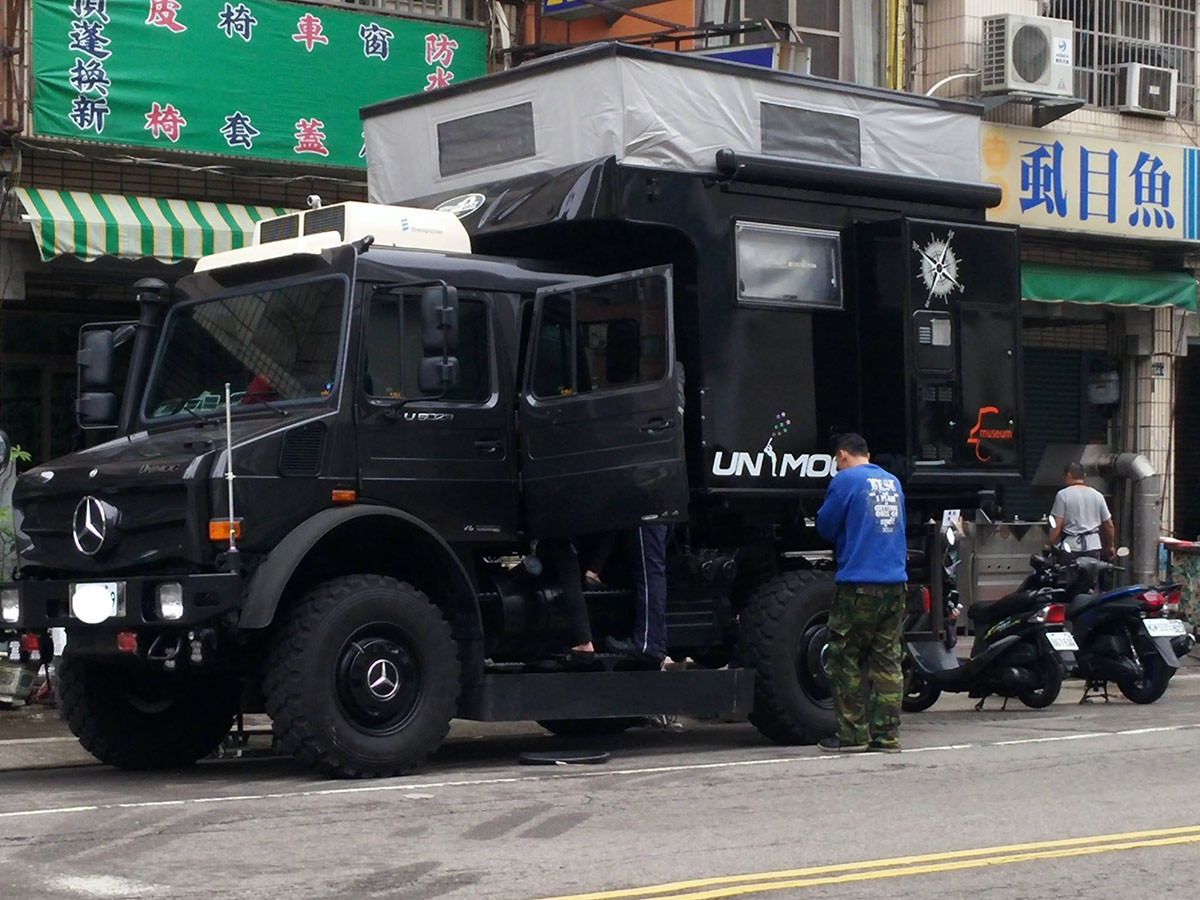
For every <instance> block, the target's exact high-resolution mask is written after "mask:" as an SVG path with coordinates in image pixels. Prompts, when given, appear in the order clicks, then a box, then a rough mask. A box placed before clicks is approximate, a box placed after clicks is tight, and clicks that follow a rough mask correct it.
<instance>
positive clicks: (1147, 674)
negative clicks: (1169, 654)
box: [1117, 650, 1175, 703]
mask: <svg viewBox="0 0 1200 900" xmlns="http://www.w3.org/2000/svg"><path fill="white" fill-rule="evenodd" d="M1138 658H1139V661H1140V662H1141V664H1142V673H1143V676H1142V678H1140V679H1132V678H1123V679H1121V680H1120V681H1118V682H1117V688H1118V689H1119V690H1120V691H1121V693H1122V694H1124V695H1125V696H1126V697H1127V698H1129V699H1130V700H1132V701H1133V702H1134V703H1153V702H1154V701H1155V700H1157V699H1159V698H1160V697H1161V696H1162V695H1163V694H1165V693H1166V692H1167V685H1169V684H1170V683H1171V676H1172V675H1174V674H1175V670H1174V669H1172V668H1171V667H1170V666H1168V665H1167V664H1166V663H1165V662H1163V660H1162V657H1161V656H1159V655H1158V654H1157V653H1156V652H1154V651H1153V650H1152V651H1150V652H1149V653H1147V654H1146V655H1145V656H1143V655H1142V654H1140V653H1139V654H1138Z"/></svg>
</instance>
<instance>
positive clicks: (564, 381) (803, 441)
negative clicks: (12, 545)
mask: <svg viewBox="0 0 1200 900" xmlns="http://www.w3.org/2000/svg"><path fill="white" fill-rule="evenodd" d="M635 75H636V78H634V77H633V76H635ZM583 82H586V83H587V85H588V86H589V90H590V91H591V93H590V94H587V99H586V102H585V101H584V100H581V99H579V95H580V91H579V90H572V89H571V88H572V85H574V86H575V87H576V88H578V87H579V85H580V84H582V83H583ZM558 91H561V92H562V93H561V94H558V93H556V92H558ZM606 92H607V93H606ZM583 93H585V94H586V93H587V92H583ZM716 97H720V98H722V102H720V103H717V102H715V101H714V99H713V98H716ZM514 105H515V106H516V107H517V108H515V109H514V108H513V107H514ZM839 110H840V111H839ZM363 115H364V120H365V125H366V135H367V142H368V157H369V160H370V179H371V195H372V199H373V200H375V201H383V202H384V203H400V202H402V201H403V203H404V205H397V206H388V205H381V204H380V203H378V202H376V203H371V204H366V203H362V204H356V203H347V204H339V205H336V206H329V207H322V208H315V209H311V210H308V211H303V212H297V213H293V214H290V215H287V216H284V217H281V218H278V219H274V220H269V221H265V222H262V223H260V224H259V227H258V230H257V235H256V241H255V244H254V245H253V246H251V247H247V248H243V249H241V250H234V251H230V252H228V253H222V254H216V255H214V256H211V257H207V258H204V259H202V260H201V261H200V262H199V263H198V265H197V269H196V272H195V273H194V274H192V275H190V276H187V277H185V278H182V279H180V280H179V282H178V283H177V284H175V285H172V286H168V285H165V284H162V283H161V282H153V281H148V282H142V283H140V285H139V287H140V301H141V317H140V320H139V321H138V322H137V323H136V324H134V325H128V326H124V327H121V326H116V325H109V326H104V327H89V328H87V329H85V331H84V333H83V334H82V336H81V348H82V349H81V353H80V380H81V396H80V399H79V401H78V412H79V416H80V419H81V422H82V424H84V425H85V426H89V427H98V426H106V427H113V428H115V429H116V431H115V437H113V439H111V440H109V441H108V442H107V443H103V444H100V445H99V446H96V447H93V448H91V449H89V450H85V451H83V452H79V453H75V454H72V455H70V456H66V457H63V458H61V459H56V460H52V461H50V462H48V463H46V464H44V465H41V466H39V467H37V468H35V469H33V470H31V471H29V472H26V473H25V474H23V475H22V477H21V479H20V482H19V484H18V486H17V489H16V493H15V498H14V501H15V509H16V520H17V524H18V539H19V542H20V565H19V572H18V578H17V580H15V581H14V582H13V583H11V584H4V585H0V600H2V601H3V602H2V604H0V611H2V612H3V617H2V621H0V627H2V628H7V629H11V630H19V631H41V630H44V629H47V628H49V627H54V626H61V627H64V628H66V630H67V633H68V644H67V648H68V649H67V653H66V657H65V659H64V660H63V661H62V663H61V689H60V700H61V704H62V708H63V711H64V713H65V715H66V718H67V720H68V722H69V723H70V726H71V728H72V729H73V731H74V732H75V734H76V735H77V736H78V737H79V739H80V741H81V742H82V743H83V745H84V746H85V747H86V748H87V749H88V750H90V751H91V752H92V753H93V754H94V755H95V756H97V757H98V758H99V759H101V760H103V761H105V762H108V763H112V764H115V765H118V766H123V767H127V768H152V767H165V766H174V765H181V764H187V763H190V762H192V761H194V760H196V759H198V758H200V757H202V756H204V755H205V754H207V753H209V752H210V751H212V750H213V749H214V748H215V747H216V746H217V745H218V744H219V742H220V741H221V740H222V738H223V736H224V735H225V733H226V732H227V731H228V729H229V727H230V723H231V719H232V718H233V716H234V714H235V713H236V712H237V711H238V710H239V709H243V710H247V711H250V710H255V709H258V710H262V709H265V710H266V712H268V713H269V714H270V715H271V717H272V719H273V721H274V727H275V731H276V734H277V736H278V738H279V745H280V747H281V748H282V749H283V750H284V751H286V752H290V753H292V754H294V755H295V756H296V758H297V759H299V760H300V761H301V762H302V763H304V764H306V765H310V766H314V767H317V768H319V769H322V770H324V771H326V772H330V773H334V774H338V775H346V776H377V775H387V774H393V773H398V772H403V771H407V770H410V769H412V768H413V767H415V766H417V765H419V764H420V763H421V762H422V760H424V758H425V757H426V756H427V755H428V754H429V753H430V752H431V751H432V750H434V749H435V748H436V747H437V746H438V744H439V742H440V741H441V740H442V738H443V737H444V736H445V734H446V731H447V728H448V727H449V723H450V720H451V719H452V718H453V717H456V716H457V717H464V718H472V719H481V720H523V719H537V720H539V721H542V722H543V723H544V724H546V726H547V727H548V728H550V729H551V730H552V731H558V732H562V733H591V734H601V733H605V732H617V731H619V730H622V729H623V728H626V727H628V726H629V724H630V722H631V717H636V716H642V715H647V714H653V713H667V714H689V715H697V716H712V715H716V714H721V713H731V712H739V711H741V712H748V713H749V715H750V719H751V721H752V722H753V723H754V724H755V725H756V726H757V727H758V728H759V729H760V730H761V731H762V733H763V734H764V735H766V736H767V737H769V738H770V739H772V740H775V741H781V742H809V741H813V740H815V739H816V738H818V737H820V736H821V735H822V734H824V733H827V732H829V731H830V730H831V728H832V722H833V714H832V709H831V704H830V701H829V692H828V685H827V681H826V676H825V672H824V668H823V663H822V660H823V655H824V649H825V620H826V616H827V611H828V609H829V606H830V602H831V599H832V595H833V586H832V580H831V579H832V568H831V564H830V560H829V553H828V548H827V547H823V546H822V544H821V542H820V541H819V539H818V538H817V537H816V535H815V531H814V528H813V526H812V517H813V515H814V514H815V511H816V509H817V506H818V505H819V503H820V501H821V498H822V496H823V493H824V489H825V485H826V484H827V483H828V480H829V478H830V477H831V476H832V475H833V460H832V458H831V457H830V455H829V453H828V447H827V444H828V438H829V436H830V434H831V433H833V432H836V431H841V430H849V429H854V430H860V431H862V432H863V433H864V434H866V436H867V437H868V439H869V441H870V442H871V444H872V447H873V450H874V452H875V458H876V460H877V461H879V462H881V463H882V464H883V465H884V466H887V467H889V468H891V469H893V470H894V471H896V472H897V473H898V474H900V475H901V476H902V478H903V479H904V482H905V490H906V493H907V497H908V504H909V505H908V509H907V521H908V524H909V531H910V536H911V546H912V547H913V551H914V552H913V557H912V566H911V572H912V580H913V584H914V586H916V585H919V584H920V583H922V581H927V580H928V579H926V577H925V570H926V569H927V568H929V567H928V566H927V565H926V562H925V561H926V560H927V559H929V558H930V557H929V555H928V554H926V553H924V551H925V550H926V540H927V537H928V535H929V533H930V530H931V529H930V528H929V527H928V526H927V524H926V523H927V522H929V521H930V520H933V521H940V515H941V511H942V510H943V509H945V508H959V509H966V510H969V509H972V508H976V507H979V506H981V505H986V504H988V503H989V502H991V500H992V499H993V498H994V496H995V491H996V490H997V488H998V487H999V486H1001V485H1002V484H1003V482H1005V481H1006V480H1010V479H1014V478H1017V477H1019V476H1018V473H1019V470H1020V457H1019V436H1020V417H1019V412H1018V407H1017V398H1018V397H1019V396H1020V393H1019V387H1020V386H1019V371H1020V369H1019V358H1018V352H1019V351H1018V340H1017V334H1018V304H1019V294H1018V275H1017V272H1018V262H1017V261H1018V247H1017V235H1016V232H1015V230H1013V229H1010V228H1003V227H995V226H990V225H987V224H986V222H985V216H984V211H985V209H986V208H987V207H988V206H990V205H994V204H995V203H996V202H998V201H999V199H1000V198H999V189H998V188H996V187H995V186H992V185H982V184H978V183H975V179H974V178H973V177H971V174H972V172H974V173H977V172H978V109H977V108H976V107H974V106H968V105H964V104H956V103H946V102H940V101H934V100H930V99H928V98H923V97H909V96H904V95H896V94H892V93H888V92H882V91H877V90H870V89H863V88H857V87H852V86H847V85H841V84H833V83H829V82H825V81H822V80H819V79H808V78H802V77H795V76H785V75H780V74H778V73H770V72H759V71H757V70H753V69H749V68H747V67H742V66H737V65H732V64H724V63H714V62H712V61H707V60H705V61H699V60H693V59H687V58H684V57H681V56H678V55H672V54H662V53H655V52H651V51H643V50H636V49H632V48H627V47H609V46H604V47H598V48H593V49H589V50H585V51H581V52H576V53H571V54H565V55H564V56H563V57H562V58H561V59H553V60H550V61H548V62H544V63H538V64H531V65H527V66H523V67H521V68H519V69H517V70H515V71H513V72H509V73H504V74H501V75H497V76H489V77H486V78H482V79H479V80H477V81H475V82H469V83H466V84H464V85H462V86H461V87H455V88H450V89H448V90H446V91H444V92H441V93H440V94H438V95H437V96H425V97H418V98H409V99H405V100H400V101H396V102H395V103H393V104H384V105H381V106H380V107H377V108H370V109H367V110H364V114H363ZM605 117H608V118H607V119H606V118H605ZM414 136H415V137H414ZM713 148H716V149H713ZM931 169H936V170H937V172H931V171H930V170H931ZM939 173H940V174H939ZM437 207H440V210H439V209H436V208H437ZM123 348H128V349H129V350H130V351H131V360H130V363H129V367H128V376H127V379H126V383H125V386H124V389H123V395H122V396H121V397H119V398H118V397H117V396H116V395H115V393H114V391H113V388H112V384H113V381H114V375H115V371H114V369H115V364H114V360H115V358H116V355H117V354H119V353H120V352H121V351H122V349H123ZM681 366H682V367H683V369H684V371H685V372H686V387H685V389H684V403H683V414H682V417H681V416H680V414H679V402H678V397H677V391H678V384H679V381H680V377H679V376H680V374H681V373H680V367H681ZM227 385H228V388H227ZM227 391H228V394H227ZM227 396H228V402H227ZM227 422H228V430H227V426H226V423H227ZM231 473H232V476H233V477H232V479H230V478H229V477H227V476H229V475H230V474H231ZM231 497H232V508H231V507H230V498H231ZM645 522H665V523H670V524H671V525H672V535H673V540H672V543H671V551H670V559H669V604H668V635H669V652H670V654H671V655H672V656H673V657H675V658H676V659H683V658H684V657H691V658H692V659H693V660H694V661H695V662H696V666H694V667H689V668H687V669H686V670H678V671H657V670H654V671H647V670H645V669H643V668H640V667H639V666H638V664H637V662H636V661H634V660H629V659H624V658H621V657H616V656H604V655H602V654H601V655H599V656H598V658H597V662H596V665H595V667H594V668H593V669H589V670H577V669H573V668H570V667H568V666H565V665H563V664H562V663H561V662H560V661H558V660H557V659H556V656H555V653H556V650H560V649H561V648H563V647H564V645H565V639H564V633H563V630H564V625H565V622H564V618H563V616H562V614H561V611H560V609H559V605H560V604H559V597H560V591H559V587H558V585H557V584H556V583H555V582H554V580H553V579H552V578H551V577H550V576H549V575H548V574H547V573H546V572H545V571H543V570H541V569H540V567H539V566H538V565H537V564H536V563H535V562H534V560H533V558H532V557H531V545H532V543H533V542H534V541H535V540H536V539H538V538H547V537H556V536H562V535H594V534H600V533H604V532H608V531H612V530H615V529H622V528H628V527H632V526H636V525H638V524H640V523H645ZM934 530H936V529H934ZM934 568H935V569H936V566H934ZM613 582H614V585H613V587H614V589H613V590H609V591H603V592H593V593H591V594H589V595H588V600H589V607H590V611H591V617H592V622H593V630H594V631H595V633H596V637H597V640H598V641H599V642H602V641H603V640H604V638H605V637H606V636H607V635H623V634H628V632H629V628H630V622H631V618H632V602H631V596H630V594H629V593H628V592H627V591H625V590H622V588H623V587H624V585H622V584H621V579H620V577H619V575H617V576H615V577H614V578H613ZM930 587H931V589H932V590H933V591H934V592H935V596H936V592H937V590H938V589H939V583H937V582H936V580H935V581H934V582H930ZM934 606H935V607H938V606H939V604H936V603H935V604H934ZM601 646H602V644H601Z"/></svg>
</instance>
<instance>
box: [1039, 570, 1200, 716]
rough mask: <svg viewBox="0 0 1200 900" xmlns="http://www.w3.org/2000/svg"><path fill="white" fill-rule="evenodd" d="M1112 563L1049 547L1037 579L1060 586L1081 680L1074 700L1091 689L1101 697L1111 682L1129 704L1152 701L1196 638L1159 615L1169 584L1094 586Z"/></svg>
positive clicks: (1086, 696)
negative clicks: (1079, 692)
mask: <svg viewBox="0 0 1200 900" xmlns="http://www.w3.org/2000/svg"><path fill="white" fill-rule="evenodd" d="M1121 550H1125V548H1121ZM1118 553H1120V551H1118ZM1126 553H1128V551H1127V550H1126ZM1116 568H1117V567H1116V566H1114V565H1112V564H1111V563H1108V562H1105V561H1103V560H1099V559H1090V558H1088V557H1079V558H1071V557H1070V556H1069V555H1064V554H1062V552H1061V551H1053V552H1052V553H1051V554H1050V555H1049V557H1048V558H1046V559H1045V560H1044V562H1043V566H1042V572H1041V573H1040V575H1039V578H1038V580H1039V582H1040V583H1042V584H1056V585H1059V586H1061V587H1063V588H1064V590H1065V591H1066V599H1067V600H1068V601H1069V602H1068V604H1067V621H1068V622H1069V623H1070V627H1071V633H1072V634H1073V635H1074V637H1075V640H1076V642H1077V643H1078V644H1079V650H1078V652H1077V654H1076V662H1077V669H1076V674H1078V675H1079V676H1080V677H1081V678H1083V679H1084V680H1085V682H1086V686H1085V688H1084V692H1083V697H1082V698H1080V701H1079V702H1080V703H1087V702H1089V701H1090V700H1091V699H1092V697H1093V695H1095V694H1100V695H1102V696H1103V697H1104V700H1105V702H1107V701H1108V699H1109V698H1108V682H1110V681H1112V682H1115V683H1116V685H1117V688H1118V689H1119V690H1120V691H1121V693H1122V694H1124V695H1125V696H1126V697H1127V698H1128V699H1130V700H1132V701H1133V702H1134V703H1153V702H1154V701H1155V700H1157V699H1159V698H1160V697H1161V696H1162V695H1163V694H1164V693H1166V690H1167V685H1168V684H1169V683H1170V681H1171V677H1172V676H1173V675H1174V674H1175V672H1176V670H1177V669H1178V668H1179V666H1180V661H1179V657H1181V656H1186V655H1187V654H1188V653H1189V652H1190V651H1191V649H1192V647H1193V646H1195V643H1196V639H1195V637H1194V636H1193V635H1191V634H1189V633H1188V630H1187V626H1186V625H1185V623H1184V622H1183V621H1181V620H1179V619H1168V618H1165V616H1164V611H1165V608H1166V606H1167V595H1168V593H1169V589H1170V587H1171V586H1163V587H1162V588H1155V587H1150V586H1147V585H1141V584H1139V585H1132V586H1129V587H1123V588H1117V589H1116V590H1111V591H1106V592H1098V591H1096V590H1095V587H1096V585H1097V584H1098V582H1099V580H1100V576H1101V575H1102V574H1103V573H1104V572H1106V571H1110V570H1114V569H1116Z"/></svg>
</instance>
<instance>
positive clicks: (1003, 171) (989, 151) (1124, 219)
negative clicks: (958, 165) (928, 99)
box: [980, 125, 1200, 240]
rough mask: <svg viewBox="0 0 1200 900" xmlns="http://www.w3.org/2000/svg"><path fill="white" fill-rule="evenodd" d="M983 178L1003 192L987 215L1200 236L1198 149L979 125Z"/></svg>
mask: <svg viewBox="0 0 1200 900" xmlns="http://www.w3.org/2000/svg"><path fill="white" fill-rule="evenodd" d="M980 137H981V141H982V144H981V147H980V151H981V153H980V156H981V160H982V165H983V177H984V180H985V181H989V182H991V183H993V184H998V185H1000V186H1001V187H1002V188H1003V190H1004V197H1003V200H1002V202H1001V204H1000V206H999V207H997V208H996V209H993V210H989V212H988V218H989V219H991V220H993V221H1001V222H1015V223H1016V224H1019V225H1025V226H1029V227H1034V228H1052V229H1059V230H1066V231H1087V232H1094V233H1101V234H1113V235H1123V236H1127V237H1140V238H1150V239H1156V238H1157V239H1164V240H1198V239H1200V227H1198V226H1200V221H1198V215H1200V210H1198V209H1197V206H1198V204H1197V199H1198V198H1197V165H1196V164H1197V161H1198V160H1197V156H1198V154H1200V151H1197V150H1195V149H1193V148H1188V147H1181V146H1175V145H1170V144H1156V143H1152V142H1151V141H1149V140H1148V141H1147V142H1146V143H1145V144H1139V143H1132V142H1127V141H1114V140H1110V139H1107V138H1100V137H1093V136H1084V135H1065V134H1056V133H1054V132H1052V131H1049V130H1038V129H1030V128H1013V127H1008V126H1000V125H983V126H982V130H981V135H980Z"/></svg>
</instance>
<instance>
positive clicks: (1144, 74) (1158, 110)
mask: <svg viewBox="0 0 1200 900" xmlns="http://www.w3.org/2000/svg"><path fill="white" fill-rule="evenodd" d="M1116 72H1117V109H1119V110H1121V112H1128V113H1140V114H1141V115H1145V116H1173V115H1175V100H1176V95H1177V94H1178V91H1179V73H1178V72H1177V71H1175V70H1174V69H1164V68H1162V67H1160V66H1148V65H1146V64H1145V63H1135V62H1129V63H1121V64H1120V65H1119V66H1116Z"/></svg>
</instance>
